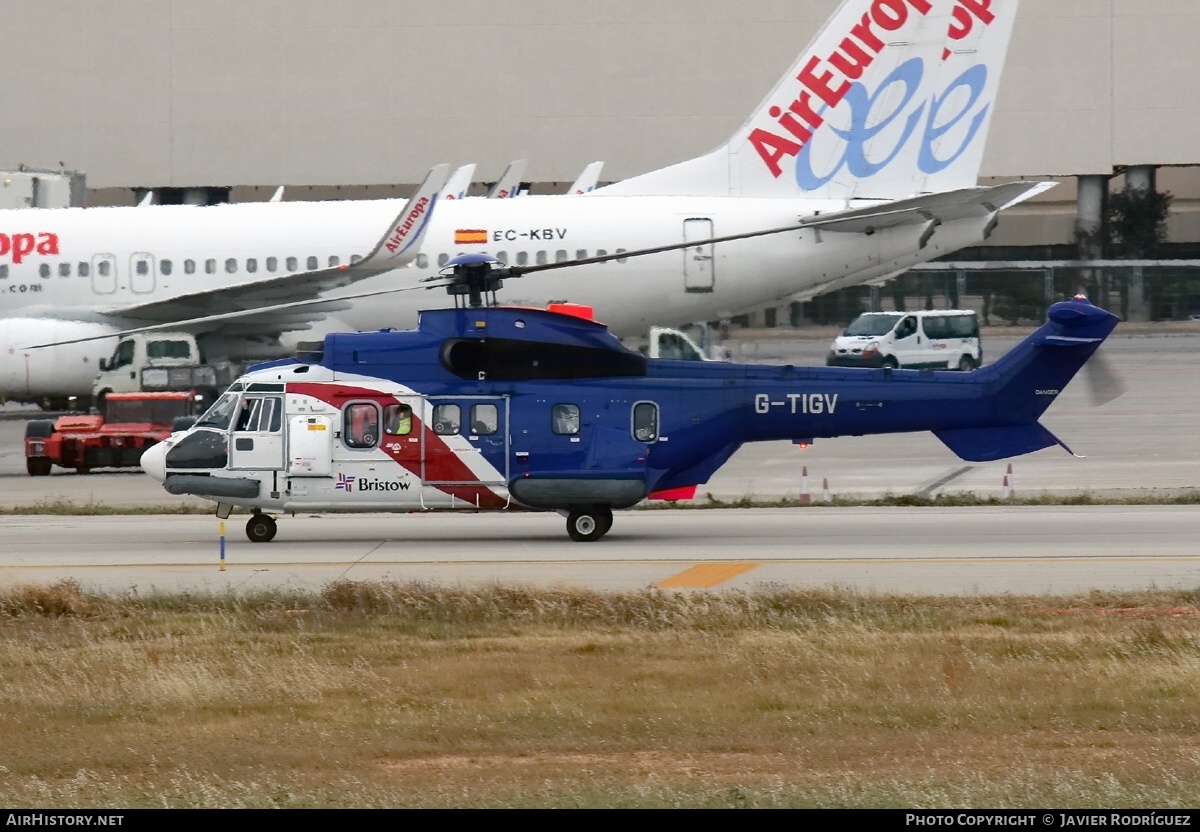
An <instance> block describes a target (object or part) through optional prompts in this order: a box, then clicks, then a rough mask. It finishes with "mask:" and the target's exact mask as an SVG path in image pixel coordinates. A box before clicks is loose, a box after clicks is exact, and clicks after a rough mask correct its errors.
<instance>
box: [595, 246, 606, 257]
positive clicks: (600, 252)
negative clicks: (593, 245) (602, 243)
mask: <svg viewBox="0 0 1200 832" xmlns="http://www.w3.org/2000/svg"><path fill="white" fill-rule="evenodd" d="M606 254H608V252H607V251H606V250H605V249H602V248H598V249H596V256H597V257H603V256H604V255H606Z"/></svg>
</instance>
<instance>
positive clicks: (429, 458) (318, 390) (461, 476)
mask: <svg viewBox="0 0 1200 832" xmlns="http://www.w3.org/2000/svg"><path fill="white" fill-rule="evenodd" d="M287 392H288V393H294V394H296V395H300V396H311V397H312V398H314V399H317V400H319V401H323V402H325V403H326V404H328V405H330V406H331V407H336V408H337V409H339V410H341V408H342V406H343V405H344V404H345V403H346V402H347V401H351V400H357V399H367V400H369V401H373V402H375V403H377V404H378V405H379V406H380V407H383V406H385V405H389V404H402V402H401V401H400V400H399V399H398V398H396V397H395V396H393V395H391V394H389V393H381V392H380V391H378V390H371V389H369V388H367V387H352V386H348V385H337V386H332V385H329V384H314V383H296V382H289V383H288V385H287ZM412 420H413V421H412V424H413V431H414V432H419V433H418V435H420V436H423V437H424V439H425V447H426V454H425V469H426V470H425V476H422V474H421V469H420V460H405V459H402V458H401V457H400V451H399V450H394V449H392V448H387V447H381V448H380V450H382V451H383V452H384V453H386V454H387V455H388V456H390V457H391V458H392V459H393V460H394V461H395V462H396V463H397V464H399V465H400V466H401V467H403V468H404V469H405V470H406V471H408V472H409V473H411V474H413V475H414V476H415V477H416V478H417V479H418V480H421V482H422V484H424V482H425V480H426V479H429V480H435V481H450V482H455V481H462V482H463V484H462V485H444V484H442V485H435V486H431V487H433V488H436V489H437V490H438V491H441V492H442V493H444V494H450V495H452V496H453V497H455V498H456V499H459V500H463V501H465V502H468V503H470V504H471V505H476V506H479V507H480V508H504V507H505V505H506V504H507V501H506V500H505V499H504V498H502V497H501V496H500V495H498V494H496V493H495V492H494V491H492V490H491V489H490V488H488V487H487V486H485V485H479V484H474V485H473V484H471V483H472V482H475V483H478V481H479V478H478V477H477V476H476V475H475V474H474V472H472V471H471V469H470V468H469V467H468V466H467V464H466V463H465V462H463V461H462V460H461V459H459V458H458V455H457V454H456V453H455V452H454V449H453V448H451V447H450V446H449V445H448V444H446V440H445V439H443V438H442V437H441V436H439V435H438V434H436V433H434V432H433V431H431V430H428V431H427V430H424V427H423V423H422V421H421V418H420V416H419V415H418V414H417V413H415V412H414V413H413V417H412ZM430 450H434V451H436V453H433V454H430V453H429V451H430Z"/></svg>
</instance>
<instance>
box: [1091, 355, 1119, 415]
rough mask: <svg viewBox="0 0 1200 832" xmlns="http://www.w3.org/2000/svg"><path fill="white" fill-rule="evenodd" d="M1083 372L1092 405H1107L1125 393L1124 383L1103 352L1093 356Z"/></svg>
mask: <svg viewBox="0 0 1200 832" xmlns="http://www.w3.org/2000/svg"><path fill="white" fill-rule="evenodd" d="M1083 370H1084V376H1085V377H1086V378H1087V387H1088V398H1090V399H1091V402H1092V404H1093V405H1095V406H1099V405H1102V404H1108V403H1109V402H1111V401H1112V400H1113V399H1115V398H1117V397H1118V396H1120V395H1121V394H1122V393H1124V392H1125V382H1124V381H1122V379H1121V376H1120V374H1119V373H1118V372H1117V371H1116V369H1115V368H1114V367H1113V365H1112V362H1110V361H1109V360H1108V356H1107V354H1106V353H1104V352H1103V351H1100V352H1097V353H1096V354H1095V355H1093V356H1092V357H1091V359H1090V360H1089V361H1088V363H1087V364H1085V365H1084V366H1083Z"/></svg>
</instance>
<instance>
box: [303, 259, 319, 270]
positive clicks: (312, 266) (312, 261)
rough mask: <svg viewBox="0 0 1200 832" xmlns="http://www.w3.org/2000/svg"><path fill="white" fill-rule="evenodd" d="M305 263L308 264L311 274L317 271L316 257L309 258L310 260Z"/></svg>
mask: <svg viewBox="0 0 1200 832" xmlns="http://www.w3.org/2000/svg"><path fill="white" fill-rule="evenodd" d="M305 263H306V264H307V268H308V270H309V271H310V272H312V271H316V270H317V258H316V257H309V258H308V260H306V261H305Z"/></svg>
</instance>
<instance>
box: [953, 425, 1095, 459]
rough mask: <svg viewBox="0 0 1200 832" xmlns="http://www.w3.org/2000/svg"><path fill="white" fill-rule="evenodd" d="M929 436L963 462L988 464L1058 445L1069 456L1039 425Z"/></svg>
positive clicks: (962, 431)
mask: <svg viewBox="0 0 1200 832" xmlns="http://www.w3.org/2000/svg"><path fill="white" fill-rule="evenodd" d="M933 435H934V436H936V437H937V438H938V439H940V440H942V442H944V443H945V445H946V447H947V448H949V449H950V450H952V451H954V453H956V454H957V455H958V457H959V459H965V460H966V461H967V462H992V461H994V460H997V459H1004V458H1005V457H1010V456H1020V455H1021V454H1029V453H1033V452H1034V451H1040V450H1042V449H1043V448H1049V447H1051V446H1053V445H1061V446H1062V447H1063V448H1064V449H1065V450H1066V451H1067V453H1070V454H1072V455H1074V454H1073V452H1072V451H1071V449H1070V448H1068V447H1067V446H1066V445H1063V443H1062V442H1061V441H1060V440H1059V438H1058V437H1057V436H1055V435H1054V434H1053V433H1051V432H1050V431H1048V430H1046V428H1045V427H1043V426H1042V425H1041V424H1039V423H1037V422H1035V423H1033V424H1032V425H1011V426H1005V427H994V428H958V429H954V430H935V431H934V432H933Z"/></svg>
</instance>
